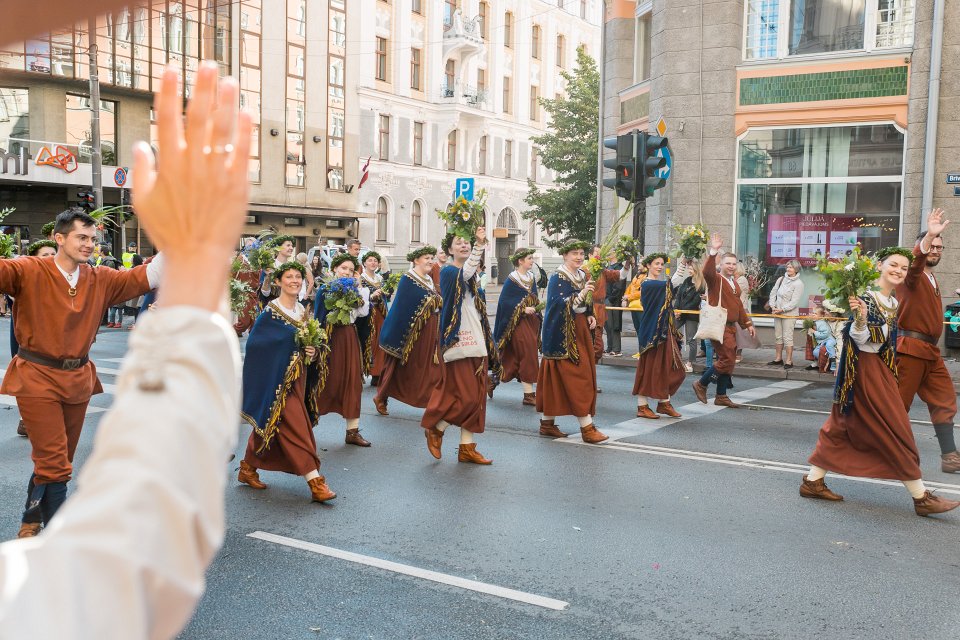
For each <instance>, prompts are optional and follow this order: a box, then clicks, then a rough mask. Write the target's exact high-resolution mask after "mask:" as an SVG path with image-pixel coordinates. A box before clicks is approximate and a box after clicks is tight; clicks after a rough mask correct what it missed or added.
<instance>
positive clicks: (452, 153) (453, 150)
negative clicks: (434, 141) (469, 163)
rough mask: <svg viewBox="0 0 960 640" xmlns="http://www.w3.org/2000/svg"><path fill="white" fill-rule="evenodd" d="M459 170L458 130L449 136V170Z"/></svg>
mask: <svg viewBox="0 0 960 640" xmlns="http://www.w3.org/2000/svg"><path fill="white" fill-rule="evenodd" d="M456 170H457V130H456V129H454V130H453V131H451V132H450V134H449V135H448V136H447V171H456Z"/></svg>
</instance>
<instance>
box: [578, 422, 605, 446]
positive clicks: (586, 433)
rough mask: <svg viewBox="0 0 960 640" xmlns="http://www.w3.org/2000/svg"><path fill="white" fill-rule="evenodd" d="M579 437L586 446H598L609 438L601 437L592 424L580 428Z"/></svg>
mask: <svg viewBox="0 0 960 640" xmlns="http://www.w3.org/2000/svg"><path fill="white" fill-rule="evenodd" d="M580 437H581V438H583V441H584V442H586V443H587V444H599V443H601V442H603V441H604V440H609V439H610V438H609V436H605V435H603V434H602V433H601V432H600V431H599V430H598V429H597V428H596V427H595V426H593V424H592V423H591V424H588V425H587V426H585V427H580Z"/></svg>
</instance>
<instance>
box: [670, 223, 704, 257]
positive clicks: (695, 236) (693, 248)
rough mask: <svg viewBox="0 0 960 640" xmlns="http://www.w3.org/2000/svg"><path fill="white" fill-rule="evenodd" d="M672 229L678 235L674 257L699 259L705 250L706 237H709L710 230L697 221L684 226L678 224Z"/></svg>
mask: <svg viewBox="0 0 960 640" xmlns="http://www.w3.org/2000/svg"><path fill="white" fill-rule="evenodd" d="M673 230H674V231H675V232H676V233H677V235H679V236H680V239H679V240H678V241H677V251H676V253H675V256H674V257H677V258H680V257H684V258H692V259H694V260H699V259H700V258H702V257H703V254H705V253H706V252H707V238H709V237H710V232H709V231H707V229H706V227H704V226H703V225H702V224H700V223H697V224H692V225H689V226H686V227H684V226H682V225H679V224H678V225H675V226H674V227H673Z"/></svg>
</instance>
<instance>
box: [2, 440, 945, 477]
mask: <svg viewBox="0 0 960 640" xmlns="http://www.w3.org/2000/svg"><path fill="white" fill-rule="evenodd" d="M17 433H20V431H19V430H18V431H17ZM940 470H941V471H943V472H944V473H960V453H957V452H956V451H951V452H950V453H944V454H943V455H941V456H940Z"/></svg>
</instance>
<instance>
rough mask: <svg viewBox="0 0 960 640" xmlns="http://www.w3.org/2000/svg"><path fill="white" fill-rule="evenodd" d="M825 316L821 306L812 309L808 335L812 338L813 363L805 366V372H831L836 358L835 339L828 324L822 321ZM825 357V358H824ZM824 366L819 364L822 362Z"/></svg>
mask: <svg viewBox="0 0 960 640" xmlns="http://www.w3.org/2000/svg"><path fill="white" fill-rule="evenodd" d="M824 315H826V313H825V310H824V308H823V305H822V304H818V305H817V306H816V307H814V318H815V319H814V321H813V326H812V327H810V329H809V333H810V335H811V336H812V337H813V343H814V347H813V362H812V363H811V364H808V365H807V370H808V371H812V370H814V369H819V370H820V373H825V372H827V371H831V372H832V371H833V368H834V364H835V362H836V358H837V339H836V338H835V337H834V335H833V329H832V327H831V326H830V323H829V322H827V321H826V320H825V319H824ZM824 356H826V357H824ZM824 360H825V361H826V362H825V363H824V364H820V363H821V362H822V361H824Z"/></svg>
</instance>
